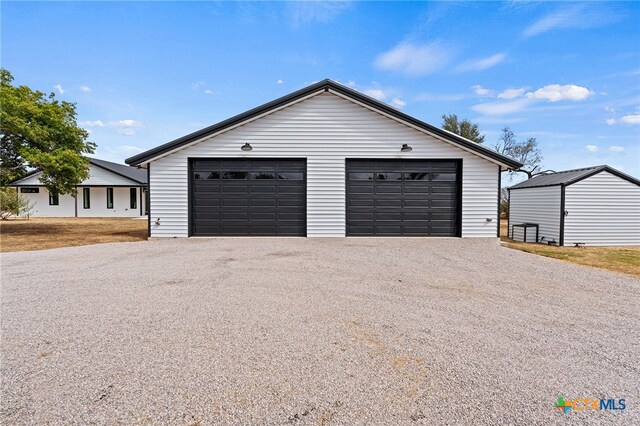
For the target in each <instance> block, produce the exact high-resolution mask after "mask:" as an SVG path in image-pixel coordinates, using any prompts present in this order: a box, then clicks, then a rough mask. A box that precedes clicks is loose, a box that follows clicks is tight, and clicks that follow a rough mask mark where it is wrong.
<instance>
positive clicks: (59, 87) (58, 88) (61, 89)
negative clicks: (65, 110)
mask: <svg viewBox="0 0 640 426" xmlns="http://www.w3.org/2000/svg"><path fill="white" fill-rule="evenodd" d="M53 88H54V89H56V90H57V91H58V93H60V94H61V95H62V94H63V93H64V89H63V88H62V84H56V85H55V86H53Z"/></svg>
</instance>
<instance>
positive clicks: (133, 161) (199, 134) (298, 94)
mask: <svg viewBox="0 0 640 426" xmlns="http://www.w3.org/2000/svg"><path fill="white" fill-rule="evenodd" d="M321 91H327V92H328V91H333V92H335V93H338V94H340V95H342V96H345V97H347V98H350V99H353V100H355V101H358V102H360V103H362V104H364V105H366V106H368V107H370V108H372V109H375V110H378V111H381V112H383V113H385V114H387V115H389V116H392V117H394V118H396V119H398V120H400V121H403V122H406V123H408V124H410V125H412V126H415V127H417V128H420V129H422V130H424V131H426V132H428V133H430V134H432V135H434V136H437V137H439V138H441V139H443V140H445V141H447V142H449V143H451V144H453V145H457V146H459V147H462V148H465V149H467V150H469V151H472V152H476V153H478V154H479V155H481V156H483V157H485V158H489V159H491V160H493V161H494V162H496V163H499V164H502V165H504V166H507V167H509V168H511V169H518V168H520V167H522V164H520V163H519V162H517V161H516V160H514V159H512V158H509V157H506V156H504V155H502V154H500V153H498V152H496V151H493V150H491V149H489V148H485V147H484V146H482V145H480V144H478V143H475V142H473V141H470V140H468V139H466V138H463V137H462V136H459V135H456V134H455V133H451V132H448V131H446V130H443V129H440V128H438V127H435V126H432V125H430V124H427V123H425V122H423V121H421V120H418V119H417V118H414V117H411V116H410V115H407V114H405V113H403V112H401V111H399V110H397V109H396V108H393V107H391V106H389V105H387V104H385V103H383V102H380V101H378V100H376V99H373V98H371V97H369V96H367V95H365V94H363V93H360V92H358V91H356V90H353V89H351V88H349V87H347V86H343V85H342V84H339V83H336V82H335V81H333V80H329V79H326V80H322V81H319V82H318V83H315V84H312V85H310V86H307V87H305V88H302V89H300V90H298V91H295V92H293V93H290V94H288V95H286V96H283V97H281V98H278V99H276V100H274V101H271V102H268V103H266V104H264V105H261V106H259V107H256V108H253V109H251V110H249V111H246V112H243V113H242V114H239V115H236V116H234V117H231V118H229V119H227V120H224V121H221V122H219V123H217V124H214V125H212V126H209V127H205V128H204V129H201V130H198V131H196V132H193V133H190V134H188V135H186V136H183V137H181V138H178V139H175V140H173V141H171V142H167V143H165V144H163V145H160V146H158V147H155V148H152V149H150V150H148V151H145V152H143V153H140V154H138V155H134V156H133V157H130V158H127V159H126V160H125V162H126V163H127V164H129V165H131V166H136V165H139V164H142V163H146V162H148V161H151V160H153V159H155V158H156V157H159V156H161V155H163V154H166V153H168V152H171V151H174V150H176V149H178V148H180V147H183V146H186V145H188V144H190V143H193V142H195V141H197V140H199V139H201V138H203V137H206V136H209V135H212V134H214V133H218V132H220V131H223V130H225V129H228V128H230V127H232V126H236V125H238V124H239V123H242V122H244V121H248V120H251V119H252V118H256V117H258V116H260V115H263V114H265V113H268V112H269V111H271V110H275V109H277V108H281V107H283V106H285V105H287V104H289V103H292V102H295V101H297V100H299V99H302V98H305V97H308V96H311V95H313V94H314V93H318V92H321Z"/></svg>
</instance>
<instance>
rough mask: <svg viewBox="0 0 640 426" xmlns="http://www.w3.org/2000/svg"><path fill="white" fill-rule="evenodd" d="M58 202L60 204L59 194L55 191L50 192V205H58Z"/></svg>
mask: <svg viewBox="0 0 640 426" xmlns="http://www.w3.org/2000/svg"><path fill="white" fill-rule="evenodd" d="M58 204H60V199H59V198H58V194H56V193H54V192H50V193H49V205H50V206H57V205H58Z"/></svg>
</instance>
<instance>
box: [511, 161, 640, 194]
mask: <svg viewBox="0 0 640 426" xmlns="http://www.w3.org/2000/svg"><path fill="white" fill-rule="evenodd" d="M602 171H607V172H609V173H611V174H614V175H616V176H618V177H621V178H622V179H625V180H628V181H629V182H631V183H635V184H636V185H640V180H638V179H636V178H634V177H633V176H629V175H627V174H625V173H622V172H621V171H619V170H616V169H614V168H613V167H609V166H607V165H602V166H592V167H585V168H582V169H573V170H565V171H562V172H555V173H547V174H541V175H538V176H535V177H533V178H531V179H529V180H525V181H524V182H520V183H519V184H517V185H514V186H512V187H511V188H509V189H523V188H537V187H541V186H555V185H565V186H566V185H571V184H572V183H576V182H578V181H580V180H582V179H586V178H588V177H589V176H593V175H595V174H596V173H600V172H602Z"/></svg>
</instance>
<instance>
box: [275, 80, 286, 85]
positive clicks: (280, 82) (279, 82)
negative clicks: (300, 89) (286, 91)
mask: <svg viewBox="0 0 640 426" xmlns="http://www.w3.org/2000/svg"><path fill="white" fill-rule="evenodd" d="M282 83H284V81H282V80H280V79H278V81H276V84H282Z"/></svg>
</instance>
